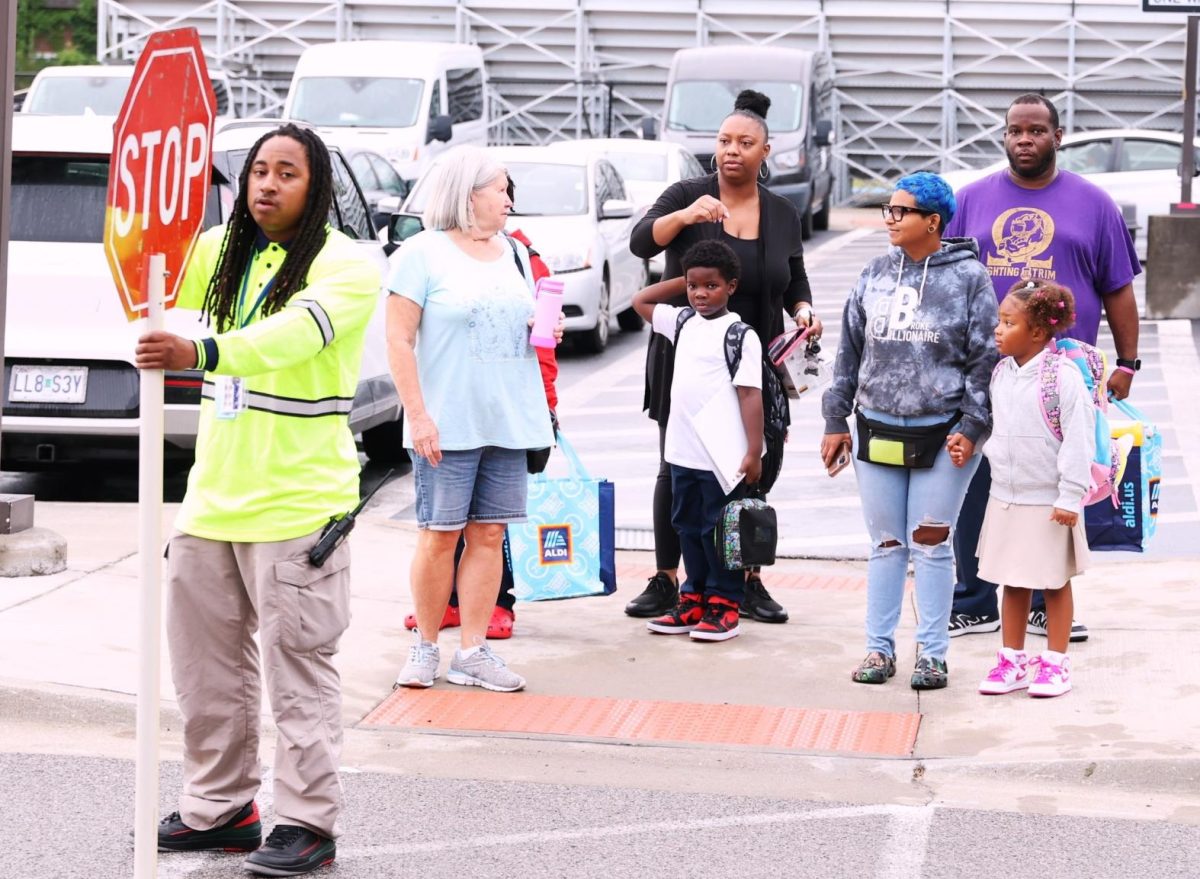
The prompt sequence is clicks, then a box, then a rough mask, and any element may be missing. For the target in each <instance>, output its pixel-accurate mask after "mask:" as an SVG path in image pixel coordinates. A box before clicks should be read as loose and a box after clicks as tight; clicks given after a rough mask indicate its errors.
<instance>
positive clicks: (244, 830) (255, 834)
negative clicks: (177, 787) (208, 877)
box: [158, 800, 262, 852]
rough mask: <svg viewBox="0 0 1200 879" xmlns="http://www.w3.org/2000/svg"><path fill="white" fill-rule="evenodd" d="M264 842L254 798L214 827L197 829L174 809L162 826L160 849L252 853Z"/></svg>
mask: <svg viewBox="0 0 1200 879" xmlns="http://www.w3.org/2000/svg"><path fill="white" fill-rule="evenodd" d="M260 844H262V823H261V822H260V821H259V820H258V806H257V805H256V804H255V802H254V801H253V800H251V801H250V802H248V803H247V804H246V805H244V806H242V808H241V809H239V810H238V813H237V814H236V815H234V816H233V817H232V818H230V819H229V820H228V821H226V822H225V823H224V824H222V825H221V826H220V827H214V828H212V830H193V829H192V828H190V827H188V826H187V825H186V824H184V823H183V819H182V818H180V817H179V813H178V812H172V813H171V814H170V815H168V816H167V817H166V818H163V819H162V821H161V822H159V825H158V850H159V851H160V852H203V851H225V852H252V851H254V850H255V849H256V848H258V847H259V845H260Z"/></svg>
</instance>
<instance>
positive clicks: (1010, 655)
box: [979, 647, 1029, 696]
mask: <svg viewBox="0 0 1200 879" xmlns="http://www.w3.org/2000/svg"><path fill="white" fill-rule="evenodd" d="M1028 686H1029V657H1027V656H1026V655H1025V651H1024V650H1013V649H1012V648H1011V647H1003V648H1001V649H1000V650H997V651H996V667H995V668H993V669H992V670H991V671H989V672H988V674H987V677H986V678H984V679H983V681H982V682H981V683H980V684H979V692H981V693H983V694H985V695H987V696H999V695H1000V694H1002V693H1011V692H1012V691H1013V690H1023V689H1025V688H1026V687H1028Z"/></svg>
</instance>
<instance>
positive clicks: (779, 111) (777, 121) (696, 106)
mask: <svg viewBox="0 0 1200 879" xmlns="http://www.w3.org/2000/svg"><path fill="white" fill-rule="evenodd" d="M742 89H754V90H755V91H760V92H762V93H763V94H764V95H766V96H767V97H768V98H770V99H771V110H770V112H769V113H768V114H767V124H768V125H769V126H770V129H771V131H772V132H775V131H798V130H799V129H800V126H801V122H802V121H803V119H804V88H803V86H801V85H800V84H799V83H794V82H764V81H762V80H736V81H734V80H729V81H724V82H719V81H716V80H700V79H696V80H687V81H685V82H677V83H675V87H674V88H673V89H671V101H670V112H669V115H668V117H667V127H668V128H673V129H676V130H677V131H703V132H717V131H720V130H721V123H722V122H724V121H725V117H726V116H728V115H729V114H730V112H732V110H733V102H734V99H735V98H736V97H737V94H738V92H740V91H741V90H742Z"/></svg>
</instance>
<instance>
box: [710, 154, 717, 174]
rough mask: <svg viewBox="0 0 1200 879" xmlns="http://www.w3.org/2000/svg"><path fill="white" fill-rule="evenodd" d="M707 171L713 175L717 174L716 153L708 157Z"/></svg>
mask: <svg viewBox="0 0 1200 879" xmlns="http://www.w3.org/2000/svg"><path fill="white" fill-rule="evenodd" d="M708 170H710V171H712V173H714V174H716V173H717V154H716V153H713V154H712V155H711V156H709V157H708Z"/></svg>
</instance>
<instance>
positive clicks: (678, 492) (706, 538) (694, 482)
mask: <svg viewBox="0 0 1200 879" xmlns="http://www.w3.org/2000/svg"><path fill="white" fill-rule="evenodd" d="M671 479H672V481H673V486H672V494H673V495H674V498H675V508H674V509H673V510H672V511H671V521H672V522H673V523H674V525H675V530H676V532H677V533H678V535H679V544H680V547H681V548H682V550H683V559H684V567H685V568H686V569H687V580H686V581H685V582H684V583H682V584H680V587H679V590H680V591H681V592H696V593H699V594H700V595H718V596H720V597H721V598H725V599H728V600H729V601H732V602H735V603H736V604H739V605H740V604H741V603H742V598H743V597H744V594H745V591H746V575H745V574H744V573H742V572H741V571H728V570H726V569H725V566H724V565H722V564H721V558H720V554H719V553H718V551H717V547H716V544H715V543H713V532H714V531H715V530H716V527H717V521H718V520H719V519H720V517H721V511H722V510H723V509H724V508H725V505H726V504H727V503H729V502H730V501H732V500H737V499H739V498H742V497H745V495H746V491H745V483H741V482H739V483H738V484H737V485H735V486H734V487H733V491H731V492H730V493H729V494H728V495H726V494H725V490H724V489H723V488H721V483H720V482H718V481H717V477H716V476H715V475H713V473H712V472H711V471H708V470H693V469H692V468H690V467H680V466H679V465H677V464H672V465H671Z"/></svg>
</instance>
